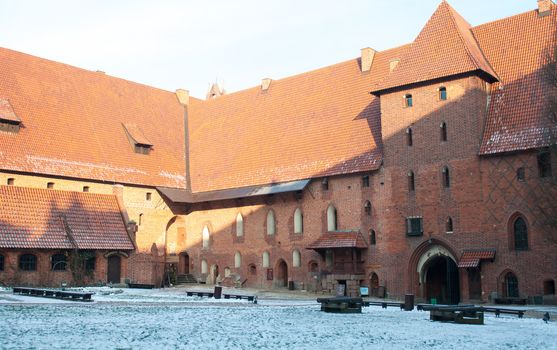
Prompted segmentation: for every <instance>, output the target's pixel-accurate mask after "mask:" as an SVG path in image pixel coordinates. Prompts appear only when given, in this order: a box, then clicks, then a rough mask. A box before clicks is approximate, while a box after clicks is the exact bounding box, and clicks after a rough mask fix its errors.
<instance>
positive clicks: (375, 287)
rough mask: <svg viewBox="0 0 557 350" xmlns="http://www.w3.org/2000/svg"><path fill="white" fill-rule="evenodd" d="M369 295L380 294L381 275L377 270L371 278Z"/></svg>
mask: <svg viewBox="0 0 557 350" xmlns="http://www.w3.org/2000/svg"><path fill="white" fill-rule="evenodd" d="M369 295H370V296H372V297H376V296H378V295H379V276H377V274H376V273H375V272H373V273H372V274H371V276H370V278H369Z"/></svg>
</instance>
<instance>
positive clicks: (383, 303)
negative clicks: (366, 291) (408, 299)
mask: <svg viewBox="0 0 557 350" xmlns="http://www.w3.org/2000/svg"><path fill="white" fill-rule="evenodd" d="M363 306H381V307H382V308H383V309H386V308H387V307H388V306H394V307H399V308H400V309H401V310H404V303H397V302H387V301H364V302H363Z"/></svg>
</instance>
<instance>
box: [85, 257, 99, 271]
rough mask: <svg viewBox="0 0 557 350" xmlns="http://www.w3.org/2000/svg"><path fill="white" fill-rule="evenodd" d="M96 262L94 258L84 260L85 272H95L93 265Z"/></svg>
mask: <svg viewBox="0 0 557 350" xmlns="http://www.w3.org/2000/svg"><path fill="white" fill-rule="evenodd" d="M96 262H97V258H96V257H95V256H91V257H89V258H87V260H85V271H88V272H92V271H95V265H96Z"/></svg>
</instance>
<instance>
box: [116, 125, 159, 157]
mask: <svg viewBox="0 0 557 350" xmlns="http://www.w3.org/2000/svg"><path fill="white" fill-rule="evenodd" d="M122 126H123V127H124V130H125V131H126V135H127V136H128V140H129V141H130V143H131V144H132V146H133V148H134V151H135V153H141V154H149V152H150V151H151V148H152V147H153V144H152V143H151V142H150V141H149V140H148V139H147V138H146V137H145V134H143V130H141V128H140V127H139V126H137V124H132V123H122Z"/></svg>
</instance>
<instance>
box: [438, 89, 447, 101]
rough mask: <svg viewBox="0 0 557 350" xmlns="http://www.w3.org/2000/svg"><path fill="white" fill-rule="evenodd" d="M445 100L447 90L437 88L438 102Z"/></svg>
mask: <svg viewBox="0 0 557 350" xmlns="http://www.w3.org/2000/svg"><path fill="white" fill-rule="evenodd" d="M446 100H447V88H446V87H444V86H441V87H440V88H439V101H446Z"/></svg>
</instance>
